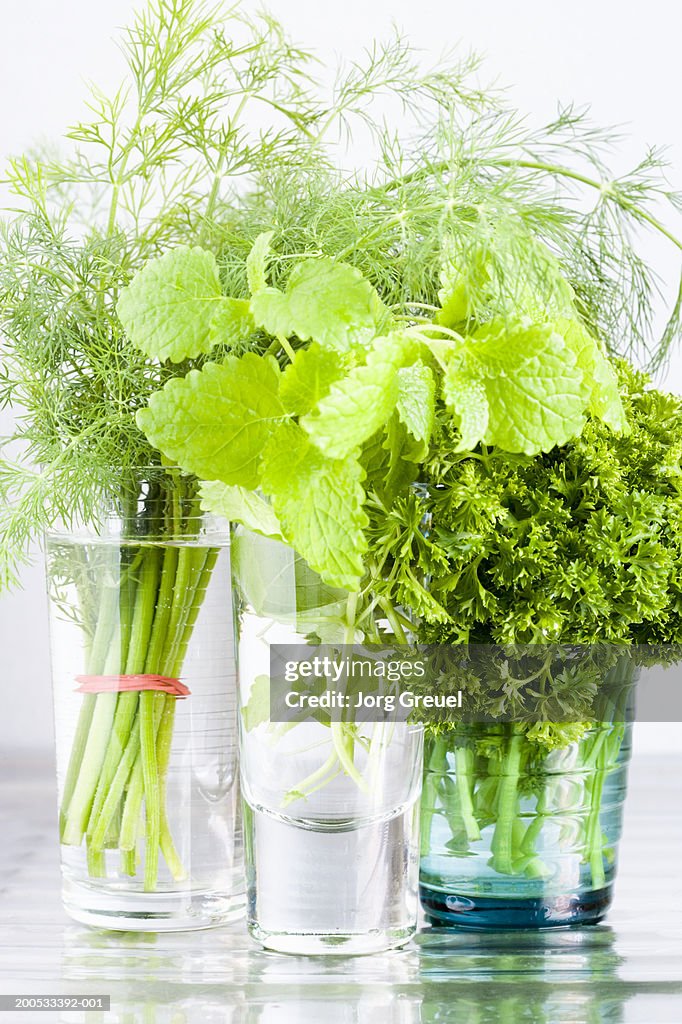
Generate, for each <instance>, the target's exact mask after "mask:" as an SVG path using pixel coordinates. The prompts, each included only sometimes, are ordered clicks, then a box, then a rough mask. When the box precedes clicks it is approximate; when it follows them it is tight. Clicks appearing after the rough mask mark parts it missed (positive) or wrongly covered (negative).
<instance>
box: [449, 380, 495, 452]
mask: <svg viewBox="0 0 682 1024" xmlns="http://www.w3.org/2000/svg"><path fill="white" fill-rule="evenodd" d="M443 398H444V400H445V404H446V405H447V406H448V408H449V409H450V410H451V411H452V412H453V413H454V415H455V416H456V418H457V420H458V425H459V430H460V434H461V435H462V438H461V441H460V443H459V445H458V446H457V451H460V452H462V451H471V449H472V448H475V447H476V445H477V444H478V443H479V441H481V440H482V439H483V438H484V437H485V436H486V432H487V430H488V420H489V418H490V410H489V407H488V396H487V394H486V390H485V388H484V386H483V383H482V382H481V381H480V380H479V379H478V378H477V377H476V376H474V375H472V374H467V372H466V371H463V370H462V368H461V366H460V365H457V364H454V363H453V364H451V365H450V366H448V367H447V368H446V371H445V374H444V377H443Z"/></svg>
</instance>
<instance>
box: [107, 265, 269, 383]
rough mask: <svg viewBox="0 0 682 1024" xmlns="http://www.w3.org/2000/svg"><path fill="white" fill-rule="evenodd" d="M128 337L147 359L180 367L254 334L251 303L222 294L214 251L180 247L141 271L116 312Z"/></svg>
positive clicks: (125, 292) (125, 290)
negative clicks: (219, 345)
mask: <svg viewBox="0 0 682 1024" xmlns="http://www.w3.org/2000/svg"><path fill="white" fill-rule="evenodd" d="M116 309H117V313H118V316H119V318H120V320H121V323H122V324H123V326H124V328H125V330H126V333H127V334H128V337H129V338H130V340H131V341H132V342H133V344H134V345H136V346H137V347H138V348H139V349H140V350H141V351H142V352H144V353H145V355H148V356H151V357H152V358H153V359H160V360H162V361H164V360H166V359H170V360H171V362H174V363H180V362H182V361H183V360H184V359H193V358H195V357H196V356H198V355H201V354H202V353H207V352H210V351H211V349H212V348H214V346H215V345H217V344H218V343H222V344H224V345H230V344H234V343H236V342H239V341H243V339H244V338H245V337H248V335H249V334H251V333H252V332H253V329H254V324H253V320H252V319H251V316H250V313H249V303H248V302H246V301H244V300H241V299H228V298H225V297H224V296H223V295H222V290H221V285H220V276H219V274H218V265H217V263H216V261H215V257H214V256H213V255H212V253H210V252H206V251H205V250H204V249H200V248H198V247H194V248H190V247H189V246H184V245H183V246H179V247H178V248H177V249H173V251H172V252H169V253H166V255H165V256H161V257H160V258H159V259H157V260H152V261H151V262H149V263H147V265H146V266H145V267H143V269H142V270H140V271H139V272H138V273H137V274H136V275H135V277H134V278H133V280H132V281H131V283H130V284H129V285H128V287H127V288H124V289H123V291H122V292H121V297H120V299H119V301H118V306H117V307H116Z"/></svg>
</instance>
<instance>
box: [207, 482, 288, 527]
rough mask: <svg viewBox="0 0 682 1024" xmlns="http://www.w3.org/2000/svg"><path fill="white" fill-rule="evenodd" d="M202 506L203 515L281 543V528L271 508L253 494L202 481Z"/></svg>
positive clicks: (230, 485) (243, 488)
mask: <svg viewBox="0 0 682 1024" xmlns="http://www.w3.org/2000/svg"><path fill="white" fill-rule="evenodd" d="M199 493H200V495H201V507H202V508H203V509H204V511H205V512H212V513H213V514H214V515H217V516H223V518H224V519H227V520H229V521H230V522H231V523H242V524H243V525H244V526H246V527H247V528H248V529H249V530H253V532H254V533H259V534H262V535H263V536H264V537H272V538H273V539H275V540H282V528H281V526H280V525H279V522H278V520H277V516H276V515H275V513H274V512H273V510H272V506H271V505H269V504H268V502H267V501H264V500H263V498H261V497H260V496H259V495H258V494H256V492H255V491H248V490H246V488H245V487H236V486H235V485H233V484H224V483H222V482H221V481H220V480H210V481H205V482H204V483H202V484H201V486H200V488H199Z"/></svg>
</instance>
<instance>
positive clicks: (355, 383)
mask: <svg viewBox="0 0 682 1024" xmlns="http://www.w3.org/2000/svg"><path fill="white" fill-rule="evenodd" d="M414 349H415V342H414V341H413V339H411V338H409V337H408V336H407V335H404V334H400V333H397V334H391V335H388V336H387V337H385V338H378V339H376V341H375V343H374V346H373V348H372V349H371V350H370V352H369V354H368V356H367V361H366V363H364V364H363V365H361V366H356V367H354V368H353V369H352V370H351V371H350V372H349V373H348V374H347V375H346V376H345V377H344V378H343V379H342V380H340V381H339V382H338V383H336V384H334V385H333V386H332V387H331V388H330V390H329V394H328V395H326V396H325V397H324V398H323V399H322V400H321V401H320V402H319V404H318V407H317V409H316V410H315V411H314V412H312V413H310V414H309V415H307V416H305V417H304V418H303V419H302V420H301V425H302V426H303V428H304V429H305V430H306V432H307V433H308V435H309V436H310V438H311V439H312V440H313V441H314V443H315V444H316V445H317V447H318V448H319V449H320V450H321V451H323V452H324V453H325V455H327V456H329V458H332V459H337V458H344V457H345V456H346V455H348V454H350V453H351V452H352V451H354V450H355V449H356V448H358V447H359V446H360V445H361V444H363V442H364V441H366V440H367V439H368V438H370V437H371V436H372V434H374V433H375V432H376V431H377V430H379V428H380V427H382V426H384V424H385V423H386V421H387V420H388V418H389V417H390V416H391V413H392V412H393V411H394V409H395V407H396V403H397V401H398V396H399V389H398V370H399V369H400V366H401V364H402V363H404V362H405V361H406V359H408V358H410V356H411V354H412V353H413V352H414Z"/></svg>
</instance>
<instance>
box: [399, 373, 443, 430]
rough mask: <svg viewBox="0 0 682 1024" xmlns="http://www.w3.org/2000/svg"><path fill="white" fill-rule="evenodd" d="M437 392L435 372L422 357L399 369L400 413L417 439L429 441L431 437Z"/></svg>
mask: <svg viewBox="0 0 682 1024" xmlns="http://www.w3.org/2000/svg"><path fill="white" fill-rule="evenodd" d="M435 394H436V382H435V380H434V376H433V373H432V372H431V370H430V369H429V367H428V366H427V365H426V364H425V363H423V362H422V361H421V359H418V360H417V361H416V362H415V363H413V364H412V365H411V366H403V367H401V369H399V370H398V402H397V409H398V415H399V416H400V419H401V420H402V422H403V423H404V424H405V426H406V427H407V429H408V430H409V432H410V433H411V434H412V436H413V437H414V438H416V440H417V441H425V442H428V441H429V439H430V437H431V433H432V431H433V423H434V417H435Z"/></svg>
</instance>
